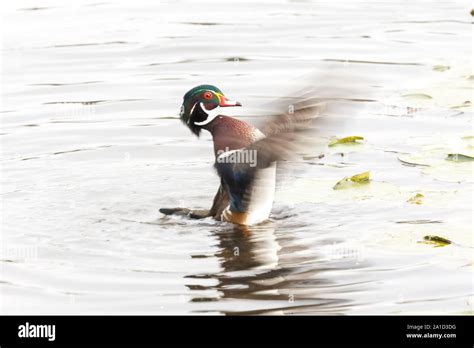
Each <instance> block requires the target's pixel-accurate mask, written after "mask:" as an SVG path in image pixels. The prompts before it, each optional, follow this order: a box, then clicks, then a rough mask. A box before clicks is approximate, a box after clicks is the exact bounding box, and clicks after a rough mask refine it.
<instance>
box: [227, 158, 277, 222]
mask: <svg viewBox="0 0 474 348" xmlns="http://www.w3.org/2000/svg"><path fill="white" fill-rule="evenodd" d="M275 181H276V163H275V162H274V163H273V164H272V165H271V166H270V167H267V168H265V169H259V170H258V171H257V173H256V175H255V179H254V182H253V184H252V192H250V204H249V206H248V208H247V212H246V213H247V214H246V217H245V220H244V221H241V223H242V224H244V225H255V224H258V223H260V222H263V221H265V220H267V219H268V217H269V216H270V213H271V211H272V206H273V200H274V198H275ZM231 214H232V212H231V211H230V206H228V207H227V208H226V209H225V212H224V213H223V215H231Z"/></svg>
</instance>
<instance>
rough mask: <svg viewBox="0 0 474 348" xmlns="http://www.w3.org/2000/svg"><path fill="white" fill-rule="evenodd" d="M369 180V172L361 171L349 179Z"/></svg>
mask: <svg viewBox="0 0 474 348" xmlns="http://www.w3.org/2000/svg"><path fill="white" fill-rule="evenodd" d="M369 180H370V172H363V173H360V174H356V175H353V176H352V177H351V181H353V182H358V183H361V182H368V181H369Z"/></svg>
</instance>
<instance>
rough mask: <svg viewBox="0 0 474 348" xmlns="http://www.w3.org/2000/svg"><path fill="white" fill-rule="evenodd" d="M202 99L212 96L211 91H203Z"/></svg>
mask: <svg viewBox="0 0 474 348" xmlns="http://www.w3.org/2000/svg"><path fill="white" fill-rule="evenodd" d="M203 97H204V99H206V100H209V99H211V98H212V94H211V92H204V94H203Z"/></svg>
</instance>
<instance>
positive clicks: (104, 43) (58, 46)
mask: <svg viewBox="0 0 474 348" xmlns="http://www.w3.org/2000/svg"><path fill="white" fill-rule="evenodd" d="M137 43H138V42H128V41H108V42H85V43H77V44H63V45H53V46H47V47H44V48H66V47H86V46H108V45H129V44H137Z"/></svg>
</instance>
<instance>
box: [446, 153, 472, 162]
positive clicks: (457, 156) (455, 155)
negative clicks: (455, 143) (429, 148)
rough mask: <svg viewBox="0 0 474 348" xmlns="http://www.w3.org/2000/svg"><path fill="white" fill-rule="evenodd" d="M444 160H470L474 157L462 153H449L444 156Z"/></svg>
mask: <svg viewBox="0 0 474 348" xmlns="http://www.w3.org/2000/svg"><path fill="white" fill-rule="evenodd" d="M446 160H448V161H453V162H470V161H474V157H472V156H469V155H464V154H462V153H450V154H448V157H446Z"/></svg>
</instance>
